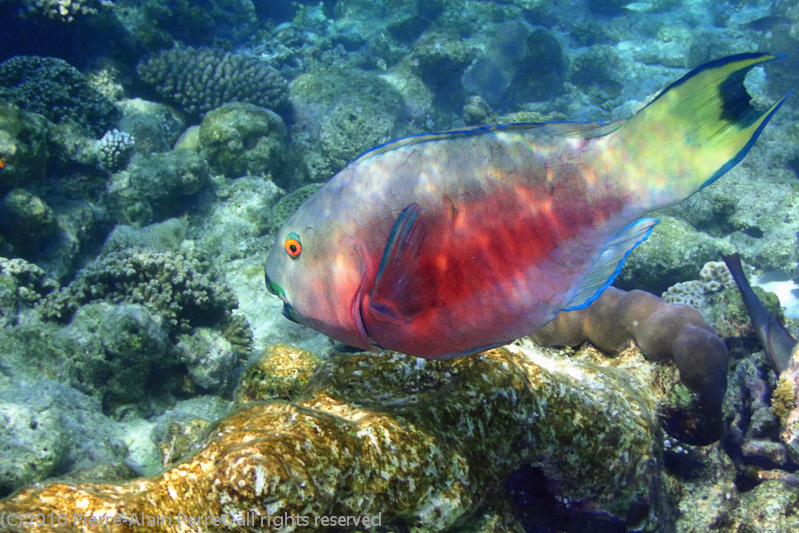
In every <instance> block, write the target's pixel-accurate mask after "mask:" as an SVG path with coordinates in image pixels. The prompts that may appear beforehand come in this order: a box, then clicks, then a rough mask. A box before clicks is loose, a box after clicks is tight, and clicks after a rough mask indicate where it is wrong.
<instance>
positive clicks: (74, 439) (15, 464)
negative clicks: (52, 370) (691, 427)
mask: <svg viewBox="0 0 799 533" xmlns="http://www.w3.org/2000/svg"><path fill="white" fill-rule="evenodd" d="M98 403H99V402H98V401H97V400H96V399H94V398H91V397H89V396H86V395H84V394H82V393H80V392H78V391H76V390H75V389H73V388H71V387H68V386H67V385H64V384H61V383H56V382H54V381H49V380H40V381H38V382H36V383H30V382H20V383H16V384H15V386H14V387H4V388H3V389H2V390H0V421H1V422H2V424H3V432H2V433H1V434H0V448H2V449H3V452H4V453H3V454H2V456H0V495H3V496H5V495H7V494H9V493H10V492H12V491H13V490H16V489H18V488H20V487H22V486H24V485H27V484H29V483H33V482H35V481H38V480H40V479H43V478H46V477H51V476H57V475H61V474H63V473H65V472H68V471H69V470H72V469H76V468H82V467H86V466H88V465H91V464H92V463H94V462H98V461H100V462H112V461H118V460H121V459H123V458H124V457H125V456H127V453H128V450H127V448H126V446H125V444H124V443H123V442H122V441H121V440H120V439H119V438H118V435H115V431H114V429H113V427H112V424H111V421H110V420H109V419H108V418H106V417H105V416H103V415H102V414H101V413H100V412H99V407H98V406H97V404H98ZM3 528H4V529H5V524H4V525H3Z"/></svg>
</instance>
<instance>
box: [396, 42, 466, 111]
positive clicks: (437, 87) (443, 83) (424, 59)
mask: <svg viewBox="0 0 799 533" xmlns="http://www.w3.org/2000/svg"><path fill="white" fill-rule="evenodd" d="M472 59H474V52H473V51H472V50H471V48H469V46H468V45H467V44H466V43H464V42H463V39H461V38H459V37H457V36H453V35H449V34H447V33H441V32H436V31H430V32H426V33H424V34H423V35H422V36H421V37H419V39H417V40H416V42H414V43H413V46H412V48H411V53H410V57H409V62H410V64H411V65H412V69H413V71H414V72H416V73H417V74H418V75H419V77H421V78H422V81H424V82H425V84H427V86H428V87H430V88H431V89H433V90H434V91H436V92H443V91H447V96H448V97H449V98H450V99H451V98H452V96H453V95H452V91H453V90H454V88H455V86H456V85H457V83H458V79H459V78H460V77H461V76H462V75H463V72H464V70H466V67H468V66H469V63H471V62H472ZM442 96H443V95H442Z"/></svg>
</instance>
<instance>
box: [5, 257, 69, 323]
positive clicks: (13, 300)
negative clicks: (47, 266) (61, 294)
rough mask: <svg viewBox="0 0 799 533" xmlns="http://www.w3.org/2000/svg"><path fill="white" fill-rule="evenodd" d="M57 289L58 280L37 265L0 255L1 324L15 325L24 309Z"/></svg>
mask: <svg viewBox="0 0 799 533" xmlns="http://www.w3.org/2000/svg"><path fill="white" fill-rule="evenodd" d="M57 289H58V283H57V282H56V281H55V280H53V279H51V278H49V277H47V275H46V274H45V272H44V270H42V269H41V268H39V267H38V266H37V265H35V264H33V263H28V262H27V261H25V260H24V259H21V258H18V257H15V258H12V259H7V258H5V257H0V328H5V327H8V326H13V325H16V324H17V323H18V321H19V315H20V312H21V311H22V310H23V309H30V308H32V307H33V305H34V304H36V303H37V302H39V300H41V299H42V298H43V297H44V296H45V295H47V294H50V293H51V292H53V291H54V290H57Z"/></svg>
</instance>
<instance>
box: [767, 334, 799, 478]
mask: <svg viewBox="0 0 799 533" xmlns="http://www.w3.org/2000/svg"><path fill="white" fill-rule="evenodd" d="M771 406H772V409H771V412H772V413H773V414H774V416H776V417H777V419H778V420H779V422H780V441H781V442H782V443H783V444H784V445H785V447H786V449H787V451H788V454H789V456H790V458H791V460H792V461H793V462H794V463H796V464H799V345H797V347H795V348H794V350H793V354H792V355H791V362H790V364H789V365H788V368H787V369H785V370H784V371H783V372H782V373H781V374H780V376H779V378H778V380H777V385H776V388H775V390H774V393H773V396H772V403H771Z"/></svg>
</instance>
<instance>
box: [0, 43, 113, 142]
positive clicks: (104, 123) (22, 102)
mask: <svg viewBox="0 0 799 533" xmlns="http://www.w3.org/2000/svg"><path fill="white" fill-rule="evenodd" d="M0 99H3V100H6V101H9V102H11V103H14V104H16V105H18V106H20V107H22V108H23V109H25V110H27V111H32V112H34V113H39V114H41V115H44V116H45V117H47V118H48V119H49V120H50V121H52V122H55V123H61V122H63V121H67V120H69V121H73V122H76V123H77V124H80V125H81V126H82V127H83V128H85V129H86V130H88V131H90V132H93V133H94V134H97V135H100V134H102V133H103V132H104V131H106V130H107V129H108V128H109V127H111V126H112V124H113V122H114V120H116V119H117V118H119V115H120V113H119V110H118V109H117V108H116V106H114V104H113V103H112V102H111V101H110V100H109V99H108V98H107V97H105V96H104V95H103V94H102V93H100V92H99V91H98V90H97V89H95V88H94V87H92V86H91V85H90V84H89V82H88V81H87V79H86V77H85V76H84V75H83V74H81V73H80V72H79V71H78V70H77V69H76V68H74V67H73V66H71V65H70V64H69V63H67V62H66V61H64V60H63V59H56V58H54V57H39V56H16V57H12V58H11V59H9V60H7V61H5V62H4V63H0Z"/></svg>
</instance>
